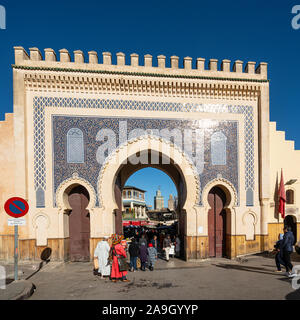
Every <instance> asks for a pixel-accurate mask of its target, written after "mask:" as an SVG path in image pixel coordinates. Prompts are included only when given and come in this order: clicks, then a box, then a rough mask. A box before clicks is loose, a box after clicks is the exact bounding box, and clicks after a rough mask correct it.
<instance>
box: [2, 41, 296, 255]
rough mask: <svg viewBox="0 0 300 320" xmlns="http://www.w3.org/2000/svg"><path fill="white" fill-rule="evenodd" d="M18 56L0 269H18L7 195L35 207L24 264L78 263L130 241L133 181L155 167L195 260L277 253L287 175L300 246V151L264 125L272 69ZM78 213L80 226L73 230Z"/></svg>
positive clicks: (92, 56) (120, 57)
mask: <svg viewBox="0 0 300 320" xmlns="http://www.w3.org/2000/svg"><path fill="white" fill-rule="evenodd" d="M14 51H15V64H14V65H13V66H12V69H13V101H14V102H13V104H14V111H13V113H12V114H6V115H5V121H2V122H1V123H0V153H1V155H0V213H1V214H0V259H5V260H12V259H13V246H14V236H13V233H14V230H13V227H10V226H8V225H7V219H8V216H7V215H6V213H5V212H4V209H3V207H4V203H5V201H6V200H7V199H8V198H10V197H12V196H18V197H23V198H25V199H26V200H28V203H29V206H30V210H29V213H28V214H27V215H26V217H25V218H26V226H20V227H19V258H20V259H30V260H33V259H39V258H40V254H41V252H42V251H43V250H44V249H45V248H47V247H49V248H51V250H52V255H51V259H53V260H69V259H71V260H74V259H80V256H81V255H83V252H88V251H89V252H90V255H91V256H92V255H93V251H94V248H95V245H96V244H97V242H98V241H99V239H102V238H103V237H104V236H110V235H111V234H112V233H115V232H117V233H121V232H122V209H123V207H122V192H123V190H124V185H125V182H126V181H127V179H128V178H129V177H130V176H131V175H132V174H133V173H134V172H136V171H137V170H139V169H142V168H145V167H148V166H151V167H154V168H157V169H161V170H163V171H164V172H165V173H166V174H168V175H169V176H170V178H171V179H172V181H173V182H174V184H175V185H176V188H177V194H178V199H177V201H176V202H177V204H176V214H178V216H179V232H180V237H181V240H182V241H181V244H182V248H181V249H182V250H181V253H182V256H183V258H185V259H187V260H190V259H202V258H207V257H209V256H211V257H215V256H226V257H229V258H234V257H237V256H241V255H246V254H251V253H257V252H262V251H264V250H269V249H272V248H273V245H274V241H276V240H277V237H278V234H279V233H280V232H282V227H283V222H284V221H283V219H282V217H281V215H280V214H278V185H279V182H280V174H281V169H283V175H284V179H285V182H287V184H286V186H285V187H286V191H287V199H288V202H287V204H286V215H287V218H286V220H285V222H286V223H289V224H291V226H292V227H293V232H294V233H295V235H296V237H297V239H298V241H299V236H300V212H299V208H300V166H299V163H300V151H299V150H295V148H294V142H293V141H287V140H286V139H285V133H284V132H282V131H278V130H277V129H276V123H275V122H270V121H269V107H270V106H269V100H270V94H269V80H268V72H267V64H266V63H264V62H261V63H256V62H252V61H251V62H246V63H244V62H242V61H240V60H237V61H234V62H233V63H232V62H231V61H230V60H226V59H225V60H223V61H221V63H219V62H218V60H216V59H210V60H209V62H208V64H207V63H206V61H205V59H203V58H198V59H197V61H196V65H195V66H194V64H193V61H192V58H190V57H185V58H184V59H183V60H181V59H179V57H177V56H172V57H170V59H166V57H165V56H163V55H160V56H158V57H157V63H153V57H152V56H151V55H145V56H144V59H143V61H141V59H140V57H139V56H138V55H137V54H135V53H134V54H131V55H130V65H127V64H126V59H125V55H124V54H123V53H121V52H119V53H117V54H116V64H113V63H112V61H113V59H112V55H111V53H109V52H103V53H102V55H101V56H102V57H100V55H98V53H97V52H96V51H90V52H89V53H88V56H85V55H84V53H83V52H82V51H80V50H77V51H75V52H74V55H73V54H72V56H71V54H70V53H69V52H68V50H66V49H62V50H60V51H59V53H56V52H55V51H54V50H52V49H45V50H44V54H42V53H41V52H40V50H39V49H37V48H30V49H29V51H28V52H27V51H26V50H25V49H24V48H22V47H15V48H14ZM154 65H155V66H154ZM283 101H284V100H283ZM271 107H272V106H271ZM282 108H284V105H283V106H282ZM145 159H147V161H146V160H145ZM149 159H150V160H151V161H149ZM140 160H143V161H140ZM158 183H159V182H158ZM142 207H143V206H142ZM76 214H78V217H77V218H78V219H77V220H76V221H79V222H80V221H81V220H80V215H81V216H82V219H83V218H84V219H85V220H84V221H85V223H83V222H82V223H79V224H76V225H74V221H75V220H73V218H74V217H75V216H76ZM82 221H83V220H82ZM87 221H89V224H88V223H86V222H87ZM217 233H218V237H216V234H217ZM78 240H80V241H78ZM81 240H82V241H81ZM78 243H81V245H78ZM80 246H81V247H80ZM82 246H85V247H84V248H83V247H82ZM87 250H88V251H87ZM78 257H79V258H78Z"/></svg>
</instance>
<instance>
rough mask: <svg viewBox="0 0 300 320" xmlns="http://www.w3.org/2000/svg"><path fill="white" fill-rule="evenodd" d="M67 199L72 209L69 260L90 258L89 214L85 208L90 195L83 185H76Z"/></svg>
mask: <svg viewBox="0 0 300 320" xmlns="http://www.w3.org/2000/svg"><path fill="white" fill-rule="evenodd" d="M68 201H69V204H70V207H71V208H72V210H71V211H70V213H69V237H70V251H69V252H70V260H71V261H89V260H90V215H89V211H88V210H87V209H86V208H87V206H88V204H89V201H90V196H89V193H88V191H87V190H86V188H85V187H83V186H81V185H78V186H75V187H73V188H72V189H71V191H70V192H69V194H68Z"/></svg>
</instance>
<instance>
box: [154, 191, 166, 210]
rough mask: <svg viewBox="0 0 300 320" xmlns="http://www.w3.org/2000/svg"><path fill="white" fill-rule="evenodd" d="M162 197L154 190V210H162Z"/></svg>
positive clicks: (159, 192)
mask: <svg viewBox="0 0 300 320" xmlns="http://www.w3.org/2000/svg"><path fill="white" fill-rule="evenodd" d="M164 207H165V205H164V197H163V196H162V195H161V191H160V189H158V190H156V195H155V196H154V209H155V210H159V209H162V208H164Z"/></svg>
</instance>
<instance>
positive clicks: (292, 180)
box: [285, 179, 297, 186]
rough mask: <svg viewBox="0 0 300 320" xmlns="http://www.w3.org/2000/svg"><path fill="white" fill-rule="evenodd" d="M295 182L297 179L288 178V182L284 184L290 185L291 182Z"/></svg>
mask: <svg viewBox="0 0 300 320" xmlns="http://www.w3.org/2000/svg"><path fill="white" fill-rule="evenodd" d="M295 182H297V179H290V180H289V181H288V182H286V183H285V185H286V186H290V185H291V184H294V183H295Z"/></svg>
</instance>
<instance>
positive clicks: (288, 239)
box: [280, 226, 295, 277]
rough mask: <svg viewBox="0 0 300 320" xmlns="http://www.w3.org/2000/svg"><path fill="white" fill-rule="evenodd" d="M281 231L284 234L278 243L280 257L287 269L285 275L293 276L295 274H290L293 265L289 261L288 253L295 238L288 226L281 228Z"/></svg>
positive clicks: (291, 249)
mask: <svg viewBox="0 0 300 320" xmlns="http://www.w3.org/2000/svg"><path fill="white" fill-rule="evenodd" d="M283 231H284V236H283V240H282V242H281V243H280V251H281V252H282V259H283V261H284V263H285V266H286V269H287V275H288V276H289V277H293V276H295V275H294V274H292V270H293V265H292V263H291V257H290V255H291V253H292V252H293V245H294V242H295V238H294V235H293V233H292V231H291V227H290V226H285V227H284V228H283Z"/></svg>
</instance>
